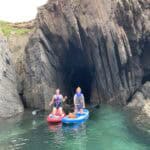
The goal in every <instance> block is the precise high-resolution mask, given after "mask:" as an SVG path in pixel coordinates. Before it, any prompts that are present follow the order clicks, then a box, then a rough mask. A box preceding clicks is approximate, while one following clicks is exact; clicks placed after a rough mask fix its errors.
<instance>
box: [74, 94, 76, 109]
mask: <svg viewBox="0 0 150 150" xmlns="http://www.w3.org/2000/svg"><path fill="white" fill-rule="evenodd" d="M73 103H74V106H75V105H76V95H74V97H73Z"/></svg>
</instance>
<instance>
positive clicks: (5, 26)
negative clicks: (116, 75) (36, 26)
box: [0, 21, 31, 37]
mask: <svg viewBox="0 0 150 150" xmlns="http://www.w3.org/2000/svg"><path fill="white" fill-rule="evenodd" d="M30 31H31V29H27V28H17V27H14V26H13V24H11V23H9V22H5V21H0V33H2V34H3V35H4V36H7V37H9V36H10V35H14V34H15V35H24V34H27V33H29V32H30Z"/></svg>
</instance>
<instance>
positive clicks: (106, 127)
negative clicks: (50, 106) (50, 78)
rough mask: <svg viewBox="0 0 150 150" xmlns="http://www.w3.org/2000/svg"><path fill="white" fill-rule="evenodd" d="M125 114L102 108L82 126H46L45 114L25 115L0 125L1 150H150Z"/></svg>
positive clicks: (147, 138) (92, 114) (110, 107)
mask: <svg viewBox="0 0 150 150" xmlns="http://www.w3.org/2000/svg"><path fill="white" fill-rule="evenodd" d="M126 113H128V112H123V111H122V110H121V109H120V108H115V107H112V106H102V107H101V109H98V110H96V111H94V112H92V113H91V114H90V118H89V120H88V121H86V122H85V123H82V124H76V125H71V126H68V125H63V124H57V125H54V124H47V123H46V120H45V114H44V113H43V114H40V115H38V116H34V117H33V116H32V115H31V114H29V113H25V114H24V116H23V117H22V118H21V119H20V120H19V119H18V120H17V121H16V122H15V120H14V121H13V123H12V122H11V121H8V122H7V125H6V126H5V128H4V125H2V124H0V135H2V136H1V137H2V138H1V140H0V149H21V150H28V149H29V150H35V149H36V150H41V149H44V150H49V149H55V150H91V149H93V150H109V149H111V150H149V147H150V142H149V139H150V136H148V135H146V134H141V132H140V131H139V130H136V128H135V126H134V124H133V123H132V122H131V121H130V119H129V118H128V115H129V114H126ZM5 123H6V122H5ZM2 131H3V132H2ZM6 135H7V136H6ZM8 135H9V136H8ZM6 137H7V138H6Z"/></svg>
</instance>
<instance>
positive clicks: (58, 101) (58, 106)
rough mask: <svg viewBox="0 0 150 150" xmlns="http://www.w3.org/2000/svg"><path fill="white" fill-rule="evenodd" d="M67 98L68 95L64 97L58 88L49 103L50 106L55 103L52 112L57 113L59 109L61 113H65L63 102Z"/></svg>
mask: <svg viewBox="0 0 150 150" xmlns="http://www.w3.org/2000/svg"><path fill="white" fill-rule="evenodd" d="M66 99H67V96H65V97H63V95H62V94H60V90H59V89H56V94H55V95H53V97H52V100H51V101H50V103H49V106H51V105H52V104H53V111H52V114H53V115H55V114H56V112H57V110H59V113H60V114H63V110H62V103H63V102H64V101H65V100H66Z"/></svg>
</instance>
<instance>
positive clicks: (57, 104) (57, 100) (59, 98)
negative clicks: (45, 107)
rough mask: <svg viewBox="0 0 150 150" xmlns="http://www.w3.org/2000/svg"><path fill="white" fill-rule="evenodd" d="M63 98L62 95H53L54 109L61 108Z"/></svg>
mask: <svg viewBox="0 0 150 150" xmlns="http://www.w3.org/2000/svg"><path fill="white" fill-rule="evenodd" d="M62 101H63V96H62V95H54V107H55V108H57V109H58V108H59V107H62Z"/></svg>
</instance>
